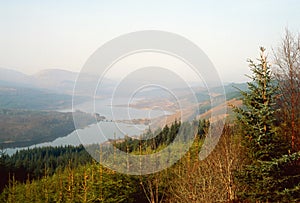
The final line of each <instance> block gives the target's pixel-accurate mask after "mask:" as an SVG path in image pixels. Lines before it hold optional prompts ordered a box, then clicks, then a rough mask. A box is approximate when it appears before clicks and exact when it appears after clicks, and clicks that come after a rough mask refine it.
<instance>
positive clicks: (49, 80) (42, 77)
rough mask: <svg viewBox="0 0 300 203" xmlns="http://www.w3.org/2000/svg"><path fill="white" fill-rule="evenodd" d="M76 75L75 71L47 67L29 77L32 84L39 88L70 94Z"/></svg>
mask: <svg viewBox="0 0 300 203" xmlns="http://www.w3.org/2000/svg"><path fill="white" fill-rule="evenodd" d="M77 75H78V73H76V72H71V71H66V70H60V69H47V70H42V71H40V72H38V73H36V74H34V75H32V76H31V79H32V82H33V84H34V85H35V86H37V87H39V88H44V89H50V90H54V91H56V92H59V93H67V94H72V92H73V88H74V84H75V81H76V78H77Z"/></svg>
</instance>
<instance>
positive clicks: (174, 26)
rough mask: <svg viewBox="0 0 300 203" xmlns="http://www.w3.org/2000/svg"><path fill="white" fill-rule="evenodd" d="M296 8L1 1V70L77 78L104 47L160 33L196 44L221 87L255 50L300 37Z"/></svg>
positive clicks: (293, 4)
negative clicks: (56, 71)
mask: <svg viewBox="0 0 300 203" xmlns="http://www.w3.org/2000/svg"><path fill="white" fill-rule="evenodd" d="M299 10H300V1H298V0H281V1H279V0H268V1H267V0H256V1H255V0H251V1H213V0H209V1H199V0H194V1H192V0H190V1H183V0H181V1H176V0H170V1H168V0H164V1H162V0H157V1H155V0H151V1H144V0H128V1H122V0H119V1H115V0H107V1H99V0H98V1H74V0H73V1H63V0H60V1H54V0H53V1H32V0H26V1H14V0H10V1H1V3H0V67H2V68H9V69H16V70H19V71H22V72H24V73H29V74H32V73H35V72H38V71H40V70H43V69H49V68H60V69H66V70H71V71H80V69H81V68H82V66H83V64H84V63H85V61H86V60H87V58H88V57H89V56H90V55H91V54H92V53H93V52H94V51H95V50H96V49H97V48H98V47H100V46H101V45H102V44H103V43H105V42H107V41H108V40H111V39H113V38H115V37H117V36H120V35H122V34H125V33H129V32H133V31H138V30H148V29H154V30H163V31H169V32H174V33H177V34H179V35H182V36H184V37H186V38H188V39H190V40H191V41H193V42H194V43H196V44H197V45H198V46H199V47H200V48H201V49H202V50H203V51H204V52H205V53H206V54H207V55H208V57H209V58H210V59H211V61H212V62H213V63H214V65H215V67H216V68H217V70H218V72H219V74H220V76H221V78H222V80H223V81H224V82H232V81H235V82H241V81H243V80H245V79H246V78H245V76H244V74H247V73H249V71H248V67H247V63H246V60H247V58H256V57H257V56H258V54H259V52H258V48H259V46H261V45H263V46H265V47H266V48H267V49H268V50H269V51H270V52H271V50H270V49H271V48H272V47H276V46H277V45H278V44H279V42H280V39H281V37H282V35H283V32H284V28H285V27H289V29H290V30H291V31H293V32H298V31H299V30H300V12H299Z"/></svg>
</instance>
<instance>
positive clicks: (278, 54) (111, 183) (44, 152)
mask: <svg viewBox="0 0 300 203" xmlns="http://www.w3.org/2000/svg"><path fill="white" fill-rule="evenodd" d="M259 51H260V52H259V57H258V59H257V60H249V68H250V70H251V73H252V74H251V75H250V76H249V79H250V81H249V82H248V83H247V87H248V88H247V90H245V91H241V95H242V96H241V100H242V105H240V106H231V107H230V108H232V111H233V116H230V117H228V118H227V119H225V124H224V123H220V127H221V126H223V125H224V127H223V129H222V135H221V137H220V139H219V142H218V144H217V146H216V147H215V149H214V150H213V151H212V152H211V153H210V154H209V156H208V157H207V158H206V159H204V160H200V159H199V152H200V150H201V147H202V146H203V143H204V141H205V139H206V137H207V136H209V130H210V126H211V123H210V122H211V121H210V120H207V119H194V121H193V122H180V121H175V122H174V123H173V124H172V125H169V126H165V127H163V128H162V129H161V130H159V131H156V132H152V131H151V130H149V131H148V132H146V133H145V134H144V135H143V136H145V138H149V139H134V138H130V137H125V138H124V140H123V141H122V142H114V140H111V142H112V143H113V144H114V147H116V148H118V149H120V150H122V151H124V152H126V153H129V154H140V155H143V154H149V153H150V154H151V153H156V152H157V151H160V150H162V149H164V148H165V147H166V146H168V145H169V144H170V143H172V142H173V140H174V139H175V137H176V135H177V134H178V131H179V129H180V128H183V127H186V128H187V129H188V128H189V129H195V132H196V133H195V137H194V141H193V144H192V146H191V148H190V149H189V150H188V152H187V153H186V154H185V155H184V156H183V157H182V158H181V159H180V160H179V161H178V162H176V164H174V165H173V166H172V167H170V168H166V169H165V170H162V171H160V172H157V173H154V174H149V175H126V174H121V173H118V172H116V171H113V170H111V169H108V168H106V167H104V166H102V165H100V164H99V163H97V162H96V161H95V160H94V159H93V158H92V157H91V156H90V155H89V154H88V153H87V152H86V151H85V149H84V147H83V146H77V147H74V146H65V147H45V148H36V149H28V150H22V151H19V152H17V153H16V154H14V155H12V156H8V155H6V153H5V149H3V150H2V151H1V155H0V170H1V188H0V189H1V195H0V201H1V202H12V203H14V202H138V203H142V202H149V203H159V202H186V203H188V202H300V35H293V34H292V33H291V32H289V31H288V30H287V31H286V33H285V36H284V38H283V39H282V43H281V45H280V46H279V47H278V49H276V50H274V53H273V55H274V57H273V58H271V57H270V58H268V57H267V55H268V54H267V53H266V50H265V48H263V47H261V48H260V50H259ZM271 64H272V65H271ZM215 122H218V121H215ZM153 135H156V136H153ZM212 136H213V135H212ZM128 167H130V166H128Z"/></svg>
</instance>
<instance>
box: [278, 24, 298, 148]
mask: <svg viewBox="0 0 300 203" xmlns="http://www.w3.org/2000/svg"><path fill="white" fill-rule="evenodd" d="M274 58H275V60H274V61H275V71H274V72H275V77H276V79H277V81H278V83H279V88H280V92H281V94H280V95H281V97H280V98H279V101H280V102H279V105H280V107H281V110H282V111H281V112H280V113H281V115H284V117H281V118H282V120H283V122H284V123H285V124H286V126H287V128H286V133H287V134H288V136H289V137H290V139H291V146H292V151H294V150H297V148H298V147H299V133H300V131H299V121H300V120H299V116H300V34H298V35H297V36H294V35H293V34H292V33H291V32H290V31H289V30H288V29H286V31H285V36H284V37H283V39H282V42H281V44H280V45H279V47H278V48H277V50H274Z"/></svg>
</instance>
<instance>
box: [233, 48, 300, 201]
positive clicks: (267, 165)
mask: <svg viewBox="0 0 300 203" xmlns="http://www.w3.org/2000/svg"><path fill="white" fill-rule="evenodd" d="M260 50H261V55H260V59H258V63H254V62H253V61H252V60H249V63H250V68H251V71H252V76H250V78H251V79H252V81H251V82H249V83H248V91H247V92H243V91H242V92H241V93H242V95H243V106H242V107H240V108H235V112H236V115H237V120H238V123H239V124H240V128H241V134H242V139H243V145H244V147H245V150H246V155H247V157H248V159H249V160H248V165H245V167H244V168H243V169H242V170H241V171H239V172H238V174H237V178H238V180H239V182H240V184H241V188H245V191H242V192H241V194H240V197H241V198H244V199H247V200H248V201H281V202H282V201H290V200H292V199H293V200H294V199H295V198H296V199H297V197H299V194H300V190H299V186H300V184H299V180H300V176H299V175H300V172H299V169H300V168H299V157H300V156H299V153H295V154H289V152H288V148H289V146H288V142H287V141H285V140H284V139H283V136H280V135H278V133H277V132H276V129H277V127H276V126H275V123H276V122H275V115H274V113H275V111H276V110H277V109H275V108H274V107H275V103H274V101H275V97H276V91H277V87H276V84H275V82H274V81H273V79H272V77H271V69H270V66H269V64H268V62H267V58H266V56H265V53H264V51H265V49H264V48H261V49H260ZM297 168H298V169H297ZM297 170H298V172H297ZM243 186H244V187H243Z"/></svg>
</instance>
